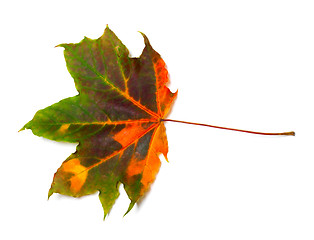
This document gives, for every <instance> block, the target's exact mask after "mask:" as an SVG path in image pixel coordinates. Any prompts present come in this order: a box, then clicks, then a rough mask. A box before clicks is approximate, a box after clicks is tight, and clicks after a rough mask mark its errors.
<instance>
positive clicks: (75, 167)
mask: <svg viewBox="0 0 314 240" xmlns="http://www.w3.org/2000/svg"><path fill="white" fill-rule="evenodd" d="M62 170H63V171H64V172H69V173H73V174H74V176H73V177H71V178H70V182H71V190H72V191H73V192H74V193H78V192H79V191H80V190H81V188H82V186H83V185H84V183H85V181H86V178H87V175H88V171H86V167H84V166H82V165H81V164H80V160H79V159H78V158H73V159H71V160H69V161H67V162H65V163H63V166H62Z"/></svg>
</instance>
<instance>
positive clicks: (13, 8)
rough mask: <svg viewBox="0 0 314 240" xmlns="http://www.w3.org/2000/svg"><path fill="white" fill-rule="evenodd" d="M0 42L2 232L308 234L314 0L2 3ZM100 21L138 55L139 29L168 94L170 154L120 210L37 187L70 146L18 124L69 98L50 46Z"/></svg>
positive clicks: (312, 235) (311, 218)
mask: <svg viewBox="0 0 314 240" xmlns="http://www.w3.org/2000/svg"><path fill="white" fill-rule="evenodd" d="M0 9H1V10H0V22H1V39H0V43H1V44H0V48H1V52H0V59H1V94H0V98H1V101H0V104H1V119H0V121H1V174H0V184H1V188H0V194H1V197H0V199H1V200H0V201H1V202H0V218H1V221H2V223H1V231H0V236H1V237H0V238H1V239H181V238H183V237H184V239H213V240H220V239H241V240H245V239H250V240H251V239H268V240H271V239H274V240H275V239H276V240H278V239H285V240H287V239H302V240H306V239H314V151H313V143H314V126H313V125H314V124H313V123H314V115H313V103H314V94H313V78H314V71H313V70H314V68H313V66H314V32H313V29H314V28H313V27H314V14H313V12H314V5H313V1H302V0H298V1H289V0H285V1H279V0H270V1H268V0H263V1H243V0H242V1H225V0H220V1H197V0H194V1H161V0H160V1H136V0H132V1H125V2H124V1H92V0H89V1H82V2H80V1H49V2H48V1H31V0H30V1H4V2H3V3H1V6H0ZM106 24H109V27H110V28H111V29H112V30H113V31H114V32H115V33H116V34H117V36H118V37H119V38H120V39H121V40H122V41H123V43H124V44H125V45H126V46H127V47H128V48H129V50H130V52H131V53H132V56H135V57H136V56H139V55H140V53H141V51H142V49H143V46H144V43H143V39H142V36H141V35H140V34H139V33H138V32H137V31H142V32H144V33H145V34H146V35H147V36H148V38H149V39H150V42H151V44H152V46H153V47H154V48H155V50H156V51H158V52H159V53H160V54H161V55H162V57H163V59H164V60H165V62H166V64H167V66H168V70H169V73H170V77H171V85H170V88H171V89H172V90H173V91H175V90H176V89H179V94H178V98H177V101H176V103H175V105H174V108H173V111H172V113H171V115H170V118H173V119H179V120H185V121H194V122H202V123H208V124H214V125H220V126H228V127H234V128H242V129H250V130H256V131H269V132H281V131H291V130H294V131H296V137H266V136H256V135H250V134H244V133H237V132H230V131H223V130H217V129H210V128H204V127H198V126H191V125H183V124H177V123H167V124H166V127H167V134H168V140H169V155H168V157H169V161H170V162H169V163H167V162H165V161H164V160H163V161H162V167H161V170H160V172H159V174H158V176H157V179H156V181H155V183H154V185H153V187H152V189H151V191H150V193H149V194H148V196H147V197H146V198H145V200H144V201H143V202H142V204H141V205H140V206H139V207H135V208H134V209H133V210H132V211H131V212H130V213H129V214H128V215H127V216H125V217H122V216H123V214H124V213H125V211H126V209H127V208H128V204H129V200H128V198H127V196H126V194H125V192H124V190H123V189H122V188H121V189H120V193H121V195H120V197H119V199H118V200H117V202H116V204H115V206H114V207H113V209H112V211H111V213H110V215H109V217H108V218H107V219H106V220H105V221H103V212H102V208H101V204H100V202H99V200H98V196H97V194H95V195H92V196H87V197H83V198H82V199H74V198H70V197H62V196H59V195H57V194H55V195H53V196H52V197H51V199H50V200H49V201H47V193H48V189H49V188H50V184H51V181H52V178H53V174H54V173H55V171H56V170H57V168H58V167H59V166H60V165H61V163H62V162H63V161H64V160H65V159H66V158H67V157H68V155H70V154H71V153H72V152H74V151H75V145H72V144H65V143H56V142H53V141H49V140H45V139H42V138H39V137H36V136H34V135H33V134H32V133H31V131H23V132H20V133H18V130H19V129H20V128H21V127H22V126H23V125H24V124H25V123H26V122H28V121H29V120H31V118H32V117H33V115H34V113H35V112H36V111H37V110H39V109H41V108H44V107H46V106H49V105H51V104H53V103H55V102H57V101H59V100H61V99H63V98H65V97H69V96H73V95H76V90H75V87H74V84H73V80H72V78H71V76H70V74H69V73H68V72H67V69H66V65H65V61H64V58H63V49H62V48H54V46H56V45H58V44H60V43H77V42H79V41H80V40H81V39H83V37H84V36H87V37H89V38H93V39H95V38H98V37H100V36H101V35H102V33H103V31H104V29H105V27H106Z"/></svg>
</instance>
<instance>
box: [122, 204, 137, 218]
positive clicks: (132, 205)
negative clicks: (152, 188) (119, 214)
mask: <svg viewBox="0 0 314 240" xmlns="http://www.w3.org/2000/svg"><path fill="white" fill-rule="evenodd" d="M134 205H135V201H131V203H130V205H129V208H128V210H127V211H126V213H125V214H124V215H123V217H124V216H125V215H127V214H128V213H129V212H130V211H131V210H132V208H133V207H134Z"/></svg>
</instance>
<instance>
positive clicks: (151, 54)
mask: <svg viewBox="0 0 314 240" xmlns="http://www.w3.org/2000/svg"><path fill="white" fill-rule="evenodd" d="M142 35H143V37H144V41H145V48H144V50H143V52H142V54H141V56H140V57H139V58H130V57H129V51H128V49H127V48H126V47H125V46H124V45H123V43H122V42H121V41H120V40H119V39H118V38H117V36H116V35H115V34H114V33H113V32H112V31H111V30H110V29H109V28H108V27H107V28H106V30H105V32H104V34H103V35H102V36H101V37H100V38H98V39H96V40H91V39H89V38H84V39H83V40H82V41H81V42H80V43H78V44H61V45H59V46H60V47H64V49H65V50H64V56H65V60H66V64H67V68H68V70H69V72H70V74H71V75H72V77H73V79H74V81H75V86H76V89H77V90H78V92H79V94H78V95H77V96H74V97H70V98H66V99H64V100H61V101H60V102H58V103H55V104H53V105H51V106H49V107H47V108H45V109H42V110H39V111H38V112H37V113H36V114H35V116H34V118H33V119H32V120H31V121H30V122H28V123H27V124H26V125H25V126H24V128H23V129H31V130H32V131H33V133H34V134H35V135H38V136H42V137H45V138H48V139H52V140H55V141H67V142H78V143H79V144H78V146H77V149H76V152H75V153H73V154H72V155H71V156H69V157H68V158H67V159H66V160H65V161H64V162H63V164H62V165H61V167H60V168H59V169H58V171H57V172H56V173H55V176H54V179H53V182H52V185H51V188H50V190H49V196H51V195H52V194H53V193H60V194H64V195H69V196H73V197H81V196H84V195H88V194H92V193H95V192H97V191H99V199H100V201H101V203H102V206H103V209H104V213H105V216H106V215H107V213H108V212H109V211H110V209H111V208H112V206H113V204H114V202H115V200H116V199H117V197H118V196H119V191H118V187H119V184H120V183H122V184H123V185H124V189H125V191H126V192H127V194H128V196H129V198H130V200H131V203H130V206H129V209H128V211H130V210H131V209H132V207H133V206H134V204H135V203H136V202H137V201H138V200H139V199H140V198H141V197H142V196H143V195H144V194H145V193H146V192H147V190H148V189H149V187H150V185H151V183H152V182H153V181H154V180H155V177H156V174H157V173H158V171H159V168H160V159H159V154H163V155H164V156H165V158H166V159H167V152H168V143H167V137H166V130H165V126H164V124H163V122H162V121H161V120H162V119H163V118H164V117H165V116H166V115H167V113H168V112H169V110H170V108H171V105H172V103H173V101H174V99H175V97H176V95H177V93H172V92H171V91H170V90H169V89H168V88H167V86H166V85H167V83H168V81H169V79H168V72H167V69H166V66H165V63H164V61H163V60H162V58H161V57H160V55H159V54H158V53H157V52H156V51H155V50H154V49H153V48H152V47H151V45H150V43H149V41H148V39H147V37H146V36H145V35H144V34H142ZM128 211H127V212H128Z"/></svg>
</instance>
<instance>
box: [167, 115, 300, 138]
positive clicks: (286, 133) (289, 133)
mask: <svg viewBox="0 0 314 240" xmlns="http://www.w3.org/2000/svg"><path fill="white" fill-rule="evenodd" d="M161 121H164V122H177V123H185V124H192V125H198V126H204V127H211V128H219V129H224V130H231V131H237V132H245V133H251V134H259V135H285V136H295V132H293V131H291V132H282V133H265V132H255V131H248V130H241V129H236V128H227V127H219V126H214V125H209V124H204V123H194V122H186V121H180V120H173V119H161Z"/></svg>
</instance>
